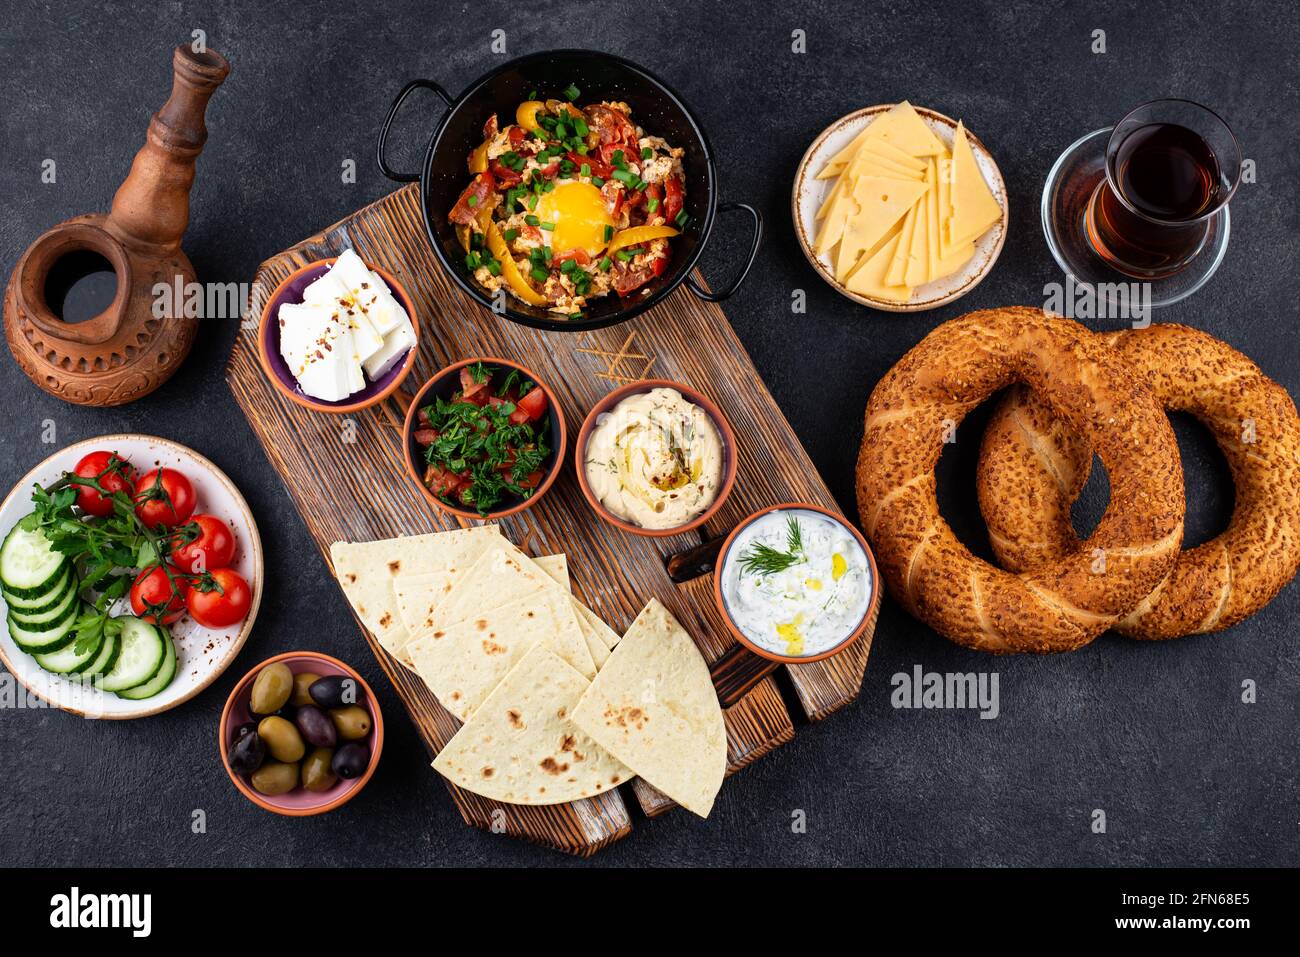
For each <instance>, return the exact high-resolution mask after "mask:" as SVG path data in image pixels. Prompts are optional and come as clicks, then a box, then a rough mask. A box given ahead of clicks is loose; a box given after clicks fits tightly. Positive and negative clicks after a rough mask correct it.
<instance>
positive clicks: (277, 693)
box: [248, 661, 293, 714]
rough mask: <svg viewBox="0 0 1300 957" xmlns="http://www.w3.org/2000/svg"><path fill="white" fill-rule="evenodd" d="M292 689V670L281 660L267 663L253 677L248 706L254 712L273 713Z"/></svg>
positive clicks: (283, 703)
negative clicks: (271, 663) (251, 692)
mask: <svg viewBox="0 0 1300 957" xmlns="http://www.w3.org/2000/svg"><path fill="white" fill-rule="evenodd" d="M292 691H293V672H292V671H290V670H289V666H288V665H286V664H285V663H284V662H283V661H277V662H276V663H275V664H273V665H267V666H266V667H265V668H263V669H262V670H261V671H259V672H258V673H257V677H256V678H255V679H253V694H252V696H251V697H250V698H249V702H248V707H249V710H250V711H252V712H253V713H254V714H275V712H277V711H279V710H280V709H281V708H283V707H284V705H285V702H286V701H288V700H289V694H290V692H292Z"/></svg>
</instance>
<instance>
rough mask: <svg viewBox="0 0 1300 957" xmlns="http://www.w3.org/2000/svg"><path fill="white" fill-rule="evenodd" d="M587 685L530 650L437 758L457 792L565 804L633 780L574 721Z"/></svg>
mask: <svg viewBox="0 0 1300 957" xmlns="http://www.w3.org/2000/svg"><path fill="white" fill-rule="evenodd" d="M587 688H588V681H587V679H586V678H584V677H583V676H582V675H581V674H579V673H578V672H577V671H575V670H574V669H573V668H572V667H570V666H569V664H568V663H567V662H565V661H564V659H562V658H561V657H559V656H558V655H557V654H555V652H553V651H551V650H550V649H549V648H548V647H546V646H545V645H543V644H538V645H534V646H533V647H532V648H531V649H529V651H528V652H527V653H526V654H525V655H523V657H521V658H520V659H519V661H518V662H516V663H515V665H514V667H513V668H511V669H510V671H509V673H508V674H506V675H505V677H504V678H503V679H502V680H501V682H500V684H498V685H497V686H496V688H495V689H493V691H492V693H491V694H490V695H488V696H487V698H486V699H485V700H484V701H483V702H482V704H481V706H480V707H479V708H478V709H477V710H476V711H475V712H474V714H473V716H472V717H471V718H470V719H469V720H468V721H467V722H466V723H465V724H464V725H463V726H462V727H461V729H460V730H459V731H457V732H456V734H455V735H454V736H453V737H452V739H451V740H450V741H448V742H447V745H446V747H444V748H443V749H442V751H440V752H439V754H438V757H437V759H436V760H435V761H434V762H433V767H434V769H435V770H437V771H438V773H440V774H442V775H443V776H444V777H446V778H447V780H449V781H451V782H452V783H453V784H455V785H457V786H458V787H462V788H465V789H466V790H469V791H473V792H474V793H475V794H481V795H483V796H484V797H487V798H492V799H494V800H497V801H507V802H509V803H511V804H562V803H564V802H566V801H576V800H578V799H580V798H588V797H592V796H593V795H596V794H600V793H601V792H602V791H608V790H609V789H610V788H613V787H617V786H618V785H619V784H621V783H622V782H624V781H627V780H630V779H631V777H632V772H630V771H629V770H628V769H627V768H626V767H624V766H623V765H622V764H621V763H620V762H619V761H618V760H617V759H616V758H614V757H613V756H611V755H610V754H609V753H608V752H606V751H604V750H602V749H601V748H600V747H599V746H598V745H597V744H596V743H595V742H594V741H592V740H591V739H590V738H589V737H587V736H586V735H585V734H583V733H582V731H581V730H579V729H578V728H577V726H576V725H574V723H573V721H572V720H571V717H570V715H571V713H572V711H573V708H574V706H575V705H576V704H577V703H578V699H579V698H580V697H582V694H583V693H584V692H585V691H586V690H587Z"/></svg>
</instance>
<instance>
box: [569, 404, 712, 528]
mask: <svg viewBox="0 0 1300 957" xmlns="http://www.w3.org/2000/svg"><path fill="white" fill-rule="evenodd" d="M664 390H671V392H672V393H676V396H675V397H673V396H669V394H668V393H667V392H665V391H664ZM657 393H661V394H664V395H665V396H668V397H669V398H671V399H672V401H674V402H675V401H677V400H678V399H680V400H681V401H680V404H681V406H682V408H683V410H685V412H691V411H697V412H701V413H702V414H703V416H704V417H706V418H707V423H701V424H702V425H704V426H705V428H702V429H700V430H699V437H700V438H701V439H702V443H703V448H702V449H701V454H702V461H703V464H702V466H701V469H703V470H707V475H705V476H703V477H702V476H701V475H698V474H692V475H690V476H687V477H686V480H685V482H684V484H682V485H680V486H679V485H677V484H672V483H670V484H669V486H668V488H667V489H661V490H654V489H646V490H645V492H646V493H647V495H648V496H650V497H651V498H653V502H651V501H647V502H645V503H644V504H645V507H646V508H648V509H650V510H651V511H654V512H656V513H659V514H662V513H663V512H664V511H665V510H666V509H672V508H673V507H674V506H676V505H677V504H678V503H681V507H682V509H683V513H682V515H681V519H682V520H681V521H680V522H678V523H674V524H671V525H667V524H665V525H659V524H656V525H654V526H651V525H650V524H649V523H648V522H647V524H638V523H637V522H636V521H635V520H634V519H633V516H632V515H631V514H630V513H629V514H618V513H617V512H616V511H615V510H614V509H613V508H612V507H611V506H610V505H609V504H607V501H608V500H609V498H610V495H611V492H612V491H617V490H616V489H615V488H614V485H613V484H610V485H609V486H607V487H606V486H602V484H601V483H602V476H601V475H600V473H593V474H592V475H589V474H588V467H589V465H591V464H592V462H593V461H594V460H593V459H592V458H591V455H590V454H589V452H590V450H591V449H592V448H593V442H594V441H602V440H603V438H604V437H603V435H601V434H600V433H601V432H602V427H608V426H611V425H612V424H613V423H612V422H611V420H610V416H612V415H616V414H618V411H617V410H618V409H619V407H621V406H622V407H624V408H625V409H626V408H628V407H626V406H623V404H624V403H625V402H628V401H629V400H632V402H633V404H636V400H638V399H642V398H645V397H648V396H650V395H652V394H657ZM688 405H689V406H690V407H693V409H687V406H688ZM685 412H684V413H683V414H685ZM631 414H632V415H633V416H637V415H640V414H641V413H640V412H639V411H636V410H634V411H633V412H632V413H631ZM708 426H711V428H708ZM686 428H687V430H688V432H689V430H690V428H691V426H690V424H689V423H688V424H687V425H686ZM656 434H657V430H656ZM593 437H595V438H594V439H593ZM670 444H671V443H670ZM574 452H575V455H574V467H575V471H576V472H577V475H578V486H579V488H581V489H582V495H583V497H584V498H585V499H586V500H587V504H588V505H590V506H591V507H592V509H593V510H594V511H595V512H596V514H597V515H599V516H600V517H601V518H602V519H604V520H605V521H606V522H608V523H609V524H611V525H613V526H614V527H615V528H619V529H622V530H623V531H625V532H628V533H630V534H633V535H646V536H650V537H655V538H660V537H664V536H668V535H680V534H682V533H683V532H689V531H691V530H692V529H695V528H699V527H700V526H701V525H703V524H704V523H705V522H707V521H708V520H709V519H710V518H712V517H713V515H714V514H715V513H716V512H717V511H718V509H719V508H721V507H722V503H723V502H725V501H726V500H727V496H728V495H730V494H731V489H732V487H733V486H734V485H735V484H736V436H735V432H734V431H733V430H732V428H731V424H730V423H729V422H728V421H727V419H726V416H724V415H723V414H722V411H721V410H720V409H719V408H718V407H717V405H715V404H714V403H713V401H712V400H710V399H709V398H708V397H707V396H705V395H703V394H702V393H700V392H699V391H698V390H697V389H693V388H691V387H690V386H688V385H683V384H682V383H680V382H671V381H668V380H666V379H645V380H642V381H639V382H631V383H628V384H627V385H625V386H622V387H621V388H618V389H615V390H614V391H613V392H611V393H609V394H608V395H607V396H605V397H604V398H603V399H601V400H600V401H599V402H597V403H596V405H595V406H594V407H593V408H592V410H591V411H590V412H589V413H588V414H587V418H586V419H585V420H584V421H583V423H582V428H581V429H580V430H579V432H578V438H577V441H576V442H575V443H574ZM610 471H611V474H616V473H617V471H618V469H617V467H616V466H611V467H610ZM690 483H696V484H708V485H709V495H708V497H707V501H700V499H701V498H704V497H705V496H703V495H700V494H697V493H696V492H695V490H694V489H692V488H690V487H688V486H689V484H690ZM679 493H680V495H679ZM633 497H634V498H635V496H633ZM633 504H638V503H635V502H634V503H633ZM638 507H639V504H638Z"/></svg>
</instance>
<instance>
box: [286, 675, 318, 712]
mask: <svg viewBox="0 0 1300 957" xmlns="http://www.w3.org/2000/svg"><path fill="white" fill-rule="evenodd" d="M318 678H320V675H314V674H312V673H311V672H310V671H304V672H303V673H302V674H300V675H294V676H293V694H291V695H290V696H289V704H291V705H293V706H294V707H295V708H301V707H302V706H303V705H305V704H315V703H316V702H314V701H312V700H311V695H309V694H308V693H307V689H308V688H310V687H311V685H312V682H313V681H316V680H317V679H318Z"/></svg>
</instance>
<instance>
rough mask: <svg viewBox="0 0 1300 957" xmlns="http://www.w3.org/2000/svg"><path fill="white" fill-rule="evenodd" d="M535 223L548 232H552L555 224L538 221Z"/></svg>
mask: <svg viewBox="0 0 1300 957" xmlns="http://www.w3.org/2000/svg"><path fill="white" fill-rule="evenodd" d="M534 218H536V217H534ZM537 225H538V226H540V227H541V228H542V229H544V230H546V231H547V232H548V233H549V232H554V231H555V224H554V223H538V224H537Z"/></svg>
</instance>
